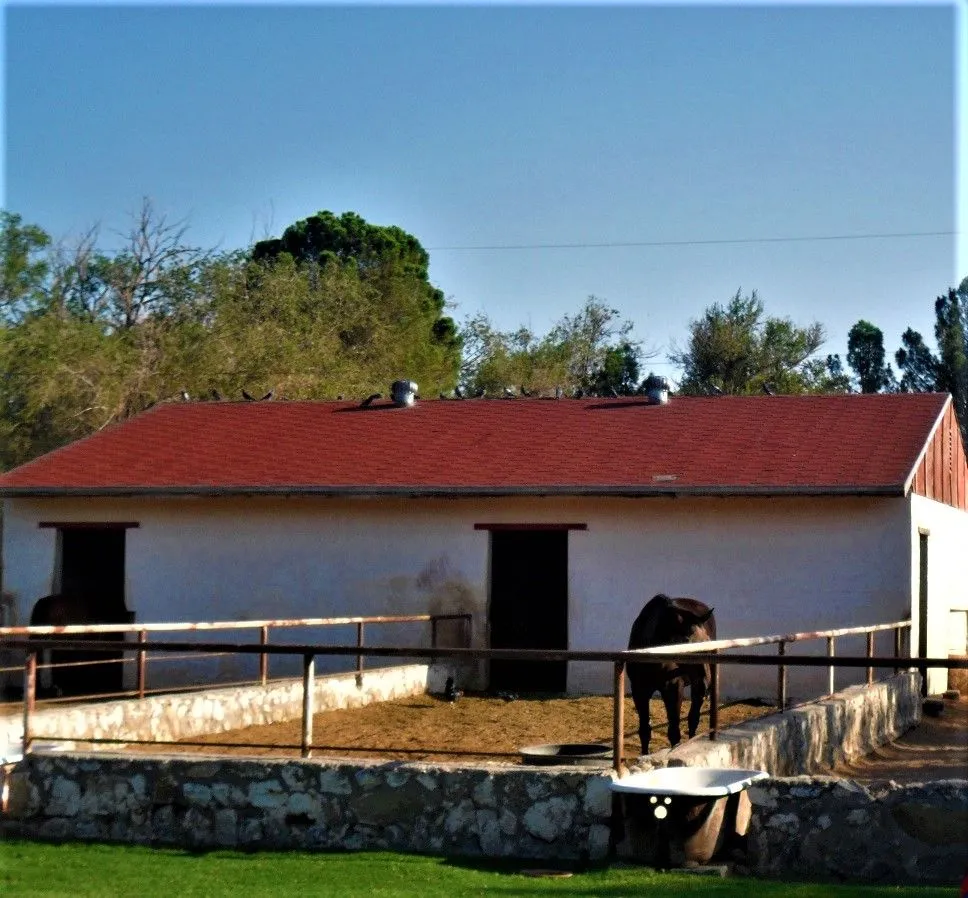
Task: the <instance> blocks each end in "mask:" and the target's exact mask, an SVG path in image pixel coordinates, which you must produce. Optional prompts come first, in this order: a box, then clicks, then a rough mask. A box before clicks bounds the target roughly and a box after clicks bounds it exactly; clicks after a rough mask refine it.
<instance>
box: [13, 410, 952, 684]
mask: <svg viewBox="0 0 968 898" xmlns="http://www.w3.org/2000/svg"><path fill="white" fill-rule="evenodd" d="M965 484H966V464H965V454H964V449H963V446H962V442H961V439H960V437H959V431H958V426H957V421H956V420H955V415H954V411H953V408H952V404H951V399H950V397H949V396H947V395H941V394H896V395H837V396H833V395H831V396H753V397H728V396H722V397H698V398H693V397H679V396H673V397H672V398H671V400H670V401H669V402H668V403H665V404H662V403H655V404H653V403H652V402H649V401H647V400H646V399H645V398H640V397H635V398H627V399H609V400H605V399H558V400H556V399H524V398H517V399H501V400H497V399H473V400H432V401H417V402H416V403H414V404H413V405H409V406H408V405H406V404H405V403H400V404H396V403H393V402H390V401H379V400H378V401H375V402H372V403H370V404H369V405H368V406H367V407H362V406H361V405H359V404H357V403H351V402H286V401H268V402H243V403H234V402H208V403H206V402H186V403H172V404H165V405H160V406H157V407H155V408H153V409H151V410H150V411H147V412H145V413H144V414H141V415H139V416H137V417H135V418H132V419H131V420H129V421H126V422H124V423H122V424H119V425H117V426H115V427H112V428H109V429H106V430H104V431H102V432H100V433H98V434H96V435H94V436H91V437H89V438H87V439H84V440H80V441H78V442H76V443H73V444H71V445H69V446H66V447H64V448H62V449H59V450H57V451H55V452H51V453H49V454H48V455H45V456H43V457H41V458H38V459H36V460H34V461H32V462H30V463H28V464H26V465H23V466H22V467H20V468H17V469H16V470H13V471H10V472H8V473H7V474H5V475H3V476H2V477H0V495H2V497H3V501H4V533H3V578H4V579H3V589H4V590H5V591H6V593H7V594H8V595H9V596H10V597H12V598H11V600H10V601H11V603H12V604H11V609H12V615H11V616H12V618H13V621H12V622H19V623H26V622H27V621H28V619H29V616H30V612H31V608H32V607H33V605H34V603H35V602H36V601H37V599H38V598H39V597H41V596H44V595H46V594H48V593H52V592H57V591H59V590H61V589H62V588H63V587H64V586H65V584H67V583H68V582H69V581H71V582H74V583H77V582H80V583H81V584H82V586H83V587H84V589H83V591H84V592H85V593H86V594H87V595H90V596H92V597H95V598H93V599H92V600H91V601H92V607H91V608H90V609H89V610H90V615H89V619H91V620H122V619H123V620H127V619H133V620H136V621H141V622H159V621H176V620H229V619H261V618H286V617H307V616H328V615H384V614H419V613H428V612H432V613H441V612H454V611H470V612H472V613H473V614H474V633H475V640H476V643H477V644H478V645H481V646H494V647H537V648H542V647H544V648H570V649H621V648H624V646H625V645H626V642H627V639H628V632H629V628H630V626H631V623H632V621H633V619H634V618H635V616H636V614H637V613H638V612H639V610H640V609H641V608H642V606H643V605H644V604H645V602H646V601H647V600H648V599H649V598H651V597H652V596H653V595H655V594H656V593H658V592H666V593H668V594H670V595H689V596H694V597H696V598H699V599H701V600H703V601H705V602H707V603H708V604H710V605H713V606H714V607H715V609H716V616H717V619H718V625H719V634H720V636H721V637H738V636H748V635H755V634H774V633H791V632H794V631H803V630H817V629H823V628H830V627H842V626H853V625H862V624H873V623H879V622H884V621H889V620H897V619H901V618H906V617H910V618H911V620H912V624H913V632H912V647H913V649H914V650H915V651H916V652H919V653H920V654H922V655H927V656H936V655H946V654H947V653H948V649H949V635H950V622H951V620H952V615H951V612H952V609H957V608H964V607H968V602H966V599H965V596H966V588H965V586H964V583H965V578H964V576H963V572H962V566H963V556H962V554H961V553H962V552H964V551H965V549H966V548H968V504H966V486H965ZM329 638H333V637H329ZM368 638H369V637H368ZM402 638H403V637H402V634H401V632H400V631H399V630H398V631H384V632H380V633H379V634H377V633H374V634H373V636H372V638H371V639H370V641H372V643H373V644H379V643H384V644H386V643H389V642H396V641H400V640H401V639H402ZM336 641H343V642H345V641H349V637H347V636H346V634H343V638H342V639H337V640H336ZM889 647H890V645H889V640H888V639H887V637H885V640H884V641H883V642H882V643H879V651H880V652H881V653H887V651H888V649H889ZM815 648H816V649H818V650H822V646H815ZM862 650H863V641H862V640H858V641H857V642H856V643H854V644H849V645H848V644H846V643H844V644H843V645H842V646H838V651H839V652H840V653H842V654H846V653H848V652H854V651H855V652H858V653H859V652H861V651H862ZM798 651H799V648H798ZM241 663H242V662H240V661H239V660H238V659H232V658H226V659H223V660H222V661H220V662H219V664H220V668H219V670H217V671H215V672H213V674H212V676H213V678H229V677H235V676H238V675H239V673H240V670H239V667H238V666H239V665H240V664H241ZM484 675H485V676H486V677H489V678H490V683H491V685H492V686H505V687H507V686H512V685H513V686H514V688H516V689H518V690H526V689H529V688H531V689H547V690H565V689H567V690H568V691H569V692H573V693H580V692H588V691H592V692H596V691H607V690H608V689H609V688H610V669H609V668H608V666H607V665H593V664H584V663H582V664H578V663H573V664H571V665H570V666H567V667H566V665H565V664H563V663H561V664H558V663H552V664H542V665H537V666H520V665H513V664H509V663H504V664H497V663H496V664H494V665H493V669H492V670H490V671H489V672H486V671H485V672H484ZM154 676H156V675H155V674H153V677H154ZM158 676H162V674H158ZM164 676H166V677H167V678H168V679H170V680H171V681H172V682H174V681H177V680H178V677H179V676H180V674H179V671H178V669H177V666H172V667H171V669H170V670H169V672H168V673H167V674H165V675H164ZM944 677H945V671H943V670H938V671H931V672H930V682H929V686H928V688H929V690H930V691H932V692H936V691H939V690H940V689H942V688H944ZM824 678H825V672H824V673H823V676H821V673H820V672H819V671H814V672H809V671H795V670H794V671H791V680H790V691H791V693H792V694H793V695H805V694H807V693H809V692H811V691H822V686H820V683H821V680H823V679H824ZM723 679H724V694H725V695H727V696H729V695H733V696H736V697H739V696H748V695H764V696H765V695H771V694H772V693H773V691H774V689H775V671H774V670H773V668H755V669H748V670H743V669H739V668H736V667H730V668H728V669H727V670H725V671H724V675H723ZM851 680H852V677H851V675H850V674H849V673H848V672H844V674H843V676H842V677H839V678H838V683H846V682H849V681H851Z"/></svg>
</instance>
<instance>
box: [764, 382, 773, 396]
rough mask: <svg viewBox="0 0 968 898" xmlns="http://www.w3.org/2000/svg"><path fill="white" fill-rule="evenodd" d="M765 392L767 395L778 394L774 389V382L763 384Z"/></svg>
mask: <svg viewBox="0 0 968 898" xmlns="http://www.w3.org/2000/svg"><path fill="white" fill-rule="evenodd" d="M763 392H764V393H766V395H767V396H776V391H775V390H774V389H773V384H763Z"/></svg>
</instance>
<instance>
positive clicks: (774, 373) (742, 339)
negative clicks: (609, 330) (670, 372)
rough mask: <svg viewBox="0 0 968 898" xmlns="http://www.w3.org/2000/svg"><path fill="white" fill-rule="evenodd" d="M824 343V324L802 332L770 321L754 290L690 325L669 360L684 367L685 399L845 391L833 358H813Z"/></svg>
mask: <svg viewBox="0 0 968 898" xmlns="http://www.w3.org/2000/svg"><path fill="white" fill-rule="evenodd" d="M823 342H824V330H823V327H822V326H821V325H820V324H819V323H813V324H810V325H808V326H807V327H798V326H797V325H795V324H794V323H793V322H792V321H791V320H790V319H789V318H776V317H771V316H768V315H767V314H766V311H765V308H764V305H763V302H762V300H760V298H759V296H757V293H756V291H755V290H754V291H753V292H752V293H751V294H750V295H749V296H743V295H742V294H741V292H740V291H737V292H736V295H735V296H733V297H732V298H731V299H730V300H729V302H728V303H726V305H722V304H721V303H714V304H713V305H711V306H709V307H708V308H707V309H706V311H705V312H704V313H703V315H702V316H701V317H700V318H697V319H694V320H693V321H691V322H690V323H689V341H688V344H687V345H686V347H685V348H683V349H677V350H676V351H674V352H672V353H671V354H670V356H669V360H670V361H671V362H673V364H675V365H678V366H679V367H681V369H682V379H681V381H680V384H679V390H680V392H682V393H686V394H693V395H703V394H706V393H711V392H721V393H726V394H733V395H737V394H750V393H760V392H764V391H769V392H776V393H806V392H828V391H832V390H838V391H840V390H843V389H845V388H846V383H845V378H844V377H843V375H842V373H840V372H838V371H837V370H836V365H835V364H834V358H833V357H828V361H826V362H824V361H823V360H820V359H817V358H814V355H815V353H816V352H817V350H818V349H819V348H820V347H821V346H822V345H823Z"/></svg>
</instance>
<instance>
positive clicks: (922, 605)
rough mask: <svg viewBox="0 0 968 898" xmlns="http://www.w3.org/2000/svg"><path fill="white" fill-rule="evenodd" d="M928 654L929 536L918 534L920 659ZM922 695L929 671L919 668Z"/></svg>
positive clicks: (925, 688) (926, 688) (925, 693)
mask: <svg viewBox="0 0 968 898" xmlns="http://www.w3.org/2000/svg"><path fill="white" fill-rule="evenodd" d="M927 654H928V534H927V533H919V534H918V657H919V658H926V657H927ZM918 671H919V672H920V674H921V694H922V695H927V694H928V669H927V668H926V667H919V668H918Z"/></svg>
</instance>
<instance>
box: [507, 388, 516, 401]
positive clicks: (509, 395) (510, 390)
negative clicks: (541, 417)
mask: <svg viewBox="0 0 968 898" xmlns="http://www.w3.org/2000/svg"><path fill="white" fill-rule="evenodd" d="M516 395H517V393H515V392H514V387H505V388H504V397H505V398H506V399H514V397H515V396H516Z"/></svg>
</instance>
